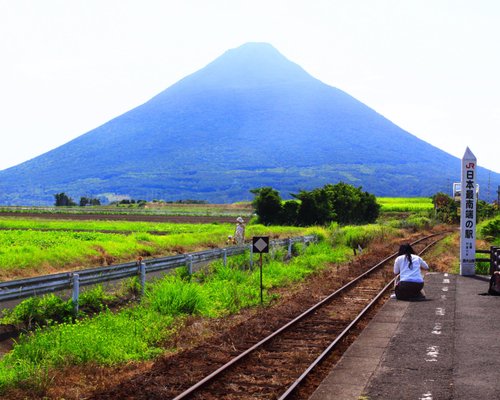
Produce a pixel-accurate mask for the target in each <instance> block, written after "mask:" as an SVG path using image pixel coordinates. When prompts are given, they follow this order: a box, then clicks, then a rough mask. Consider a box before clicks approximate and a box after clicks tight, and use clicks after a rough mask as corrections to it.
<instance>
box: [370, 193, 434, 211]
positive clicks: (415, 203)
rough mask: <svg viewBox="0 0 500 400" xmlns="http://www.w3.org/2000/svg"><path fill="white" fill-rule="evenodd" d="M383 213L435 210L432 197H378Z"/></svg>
mask: <svg viewBox="0 0 500 400" xmlns="http://www.w3.org/2000/svg"><path fill="white" fill-rule="evenodd" d="M377 203H378V204H380V206H381V208H380V211H381V212H420V211H428V210H432V209H433V208H434V205H433V204H432V199H431V198H430V197H377Z"/></svg>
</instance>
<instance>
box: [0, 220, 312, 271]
mask: <svg viewBox="0 0 500 400" xmlns="http://www.w3.org/2000/svg"><path fill="white" fill-rule="evenodd" d="M0 227H8V228H9V229H10V230H3V231H0V279H1V280H6V279H15V278H17V277H22V276H31V275H34V274H43V273H50V272H54V271H58V270H62V269H68V268H69V269H77V268H87V267H91V266H97V265H106V264H110V263H113V264H116V263H119V262H125V261H130V260H135V259H136V258H137V257H138V256H142V257H159V256H166V255H171V254H177V253H179V252H182V253H185V252H190V251H196V250H200V249H206V248H210V247H224V246H225V242H226V239H227V236H228V235H230V234H233V231H234V226H233V225H231V224H171V223H170V224H169V223H164V224H158V223H154V224H148V223H130V222H123V223H122V222H116V221H113V222H106V221H99V222H98V221H50V220H32V219H29V220H23V219H17V218H15V219H12V218H10V219H9V218H1V219H0ZM125 227H126V228H125ZM16 228H18V229H16ZM19 228H23V230H20V229H19ZM56 228H57V229H63V228H64V229H68V230H67V231H64V230H52V231H42V230H40V229H56ZM26 229H27V230H26ZM78 229H86V230H92V229H95V230H106V231H114V230H117V231H121V230H132V231H133V232H132V233H131V234H129V235H122V234H118V233H103V232H98V231H85V232H82V231H77V230H78ZM149 230H159V231H162V232H164V233H166V234H165V235H160V236H159V235H152V234H149V233H147V231H149ZM308 232H311V229H306V228H297V227H265V226H263V225H249V226H247V232H246V235H247V238H249V237H251V236H257V235H259V236H260V235H269V236H271V237H273V238H276V237H289V236H300V235H303V234H307V233H308Z"/></svg>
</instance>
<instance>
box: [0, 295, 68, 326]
mask: <svg viewBox="0 0 500 400" xmlns="http://www.w3.org/2000/svg"><path fill="white" fill-rule="evenodd" d="M3 315H4V316H3V318H2V319H1V322H2V323H3V324H15V325H17V324H23V325H24V326H26V327H27V328H28V329H31V328H33V327H37V326H43V325H50V324H51V323H53V322H65V321H70V320H71V319H72V318H73V302H72V301H71V300H66V301H65V300H62V299H61V298H60V297H57V296H56V295H54V294H49V295H45V296H43V297H30V298H28V299H26V300H23V301H22V302H21V303H19V304H18V305H17V306H16V307H14V308H13V309H12V310H4V311H3Z"/></svg>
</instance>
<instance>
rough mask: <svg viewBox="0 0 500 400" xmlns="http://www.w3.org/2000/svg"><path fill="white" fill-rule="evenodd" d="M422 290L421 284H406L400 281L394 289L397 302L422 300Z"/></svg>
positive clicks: (422, 284) (422, 285)
mask: <svg viewBox="0 0 500 400" xmlns="http://www.w3.org/2000/svg"><path fill="white" fill-rule="evenodd" d="M423 288H424V283H423V282H407V281H400V282H399V283H398V284H397V285H396V288H395V289H394V291H395V293H396V298H397V299H398V300H411V299H418V298H424V295H423V294H422V289H423Z"/></svg>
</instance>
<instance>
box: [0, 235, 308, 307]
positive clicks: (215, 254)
mask: <svg viewBox="0 0 500 400" xmlns="http://www.w3.org/2000/svg"><path fill="white" fill-rule="evenodd" d="M316 240H317V237H316V236H315V235H308V236H298V237H294V238H289V239H281V240H272V241H271V242H270V246H272V247H274V248H276V247H285V246H288V253H289V254H290V253H291V246H292V244H293V243H310V242H314V241H316ZM248 250H250V252H251V251H252V245H251V244H250V245H242V246H231V247H226V248H222V249H211V250H204V251H198V252H193V253H186V254H180V255H177V256H170V257H163V258H153V259H149V260H143V261H142V264H144V266H145V273H150V272H156V271H165V270H170V269H175V268H179V267H182V266H187V267H188V268H189V272H190V273H191V272H192V267H193V265H194V264H198V263H202V262H208V261H213V260H217V259H220V258H223V259H224V262H225V261H226V259H227V257H230V256H234V255H238V254H244V253H245V251H248ZM251 260H252V258H251ZM140 274H141V263H138V262H129V263H124V264H116V265H111V266H107V267H96V268H89V269H83V270H78V271H73V272H64V273H58V274H50V275H43V276H38V277H35V278H27V279H17V280H13V281H6V282H0V302H4V301H7V300H18V299H23V298H26V297H30V296H37V295H43V294H46V293H51V292H55V291H59V290H65V289H72V288H74V286H77V287H78V286H87V285H95V284H98V283H103V282H110V281H115V280H119V279H123V278H130V277H133V276H140ZM75 278H77V279H76V284H75Z"/></svg>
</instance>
